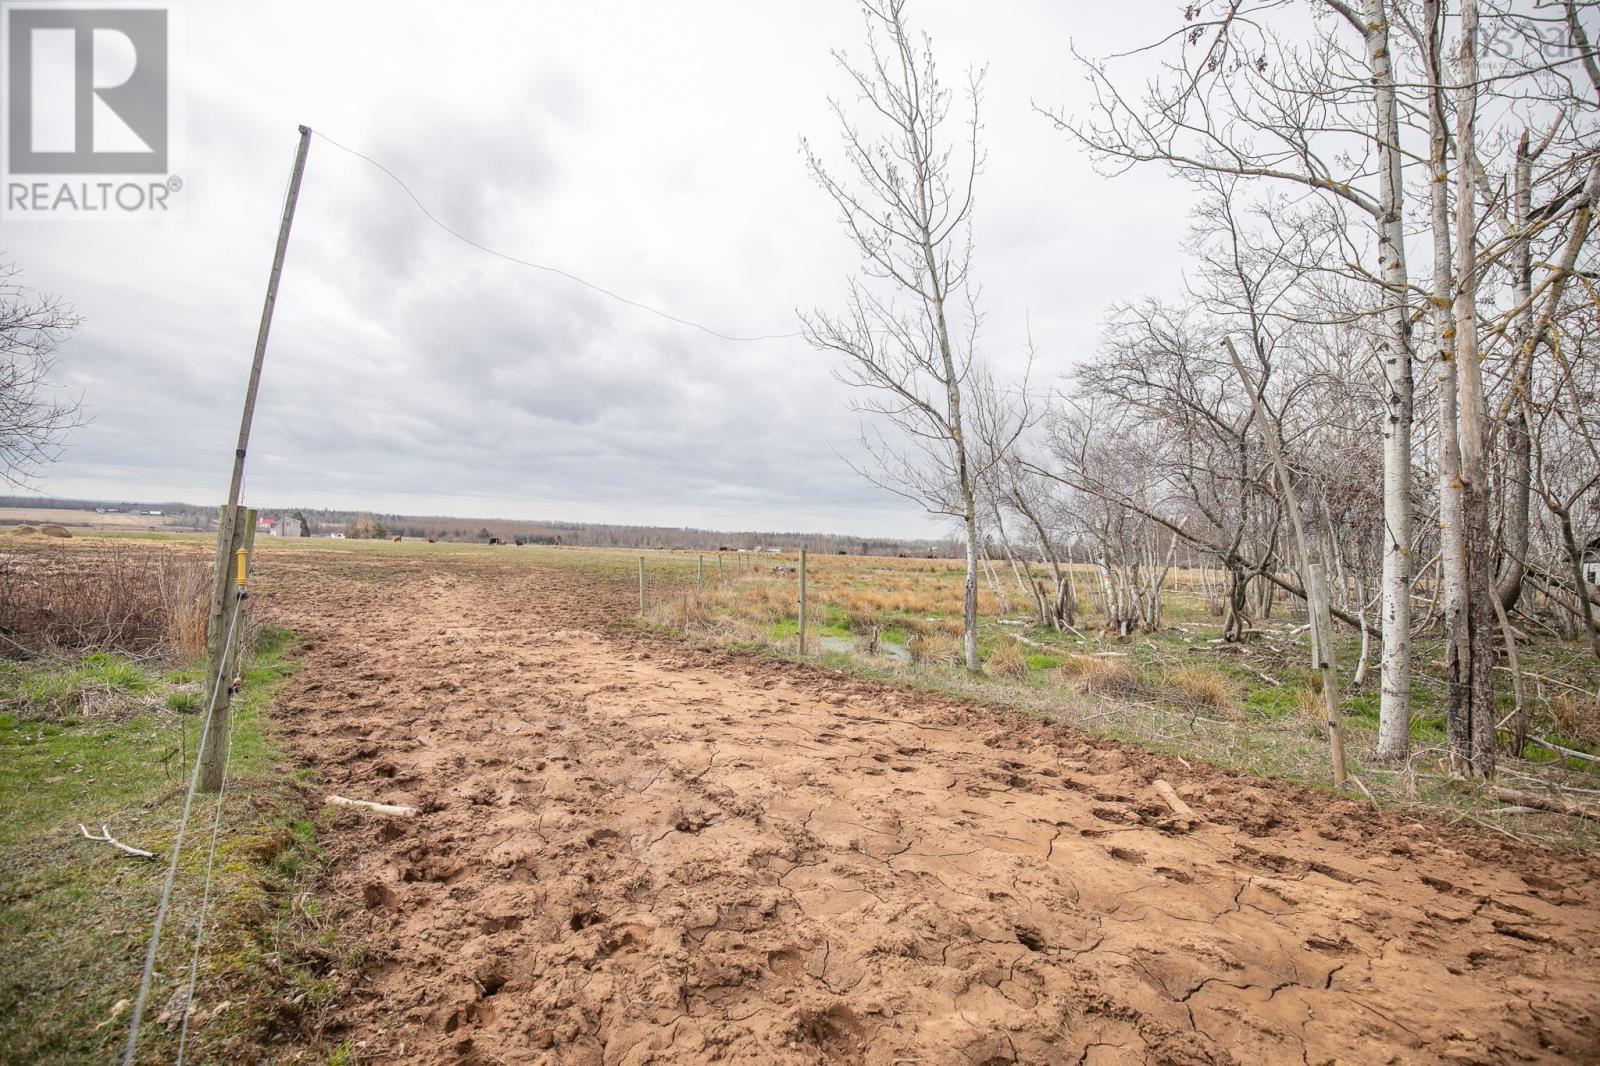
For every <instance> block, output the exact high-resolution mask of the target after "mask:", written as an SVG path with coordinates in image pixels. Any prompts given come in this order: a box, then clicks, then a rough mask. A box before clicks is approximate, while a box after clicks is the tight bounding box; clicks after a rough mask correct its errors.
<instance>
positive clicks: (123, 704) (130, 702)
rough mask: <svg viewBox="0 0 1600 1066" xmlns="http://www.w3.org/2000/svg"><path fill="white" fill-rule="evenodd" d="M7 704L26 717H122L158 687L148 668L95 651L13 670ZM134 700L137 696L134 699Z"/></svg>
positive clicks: (7, 689)
mask: <svg viewBox="0 0 1600 1066" xmlns="http://www.w3.org/2000/svg"><path fill="white" fill-rule="evenodd" d="M13 677H14V680H13V681H12V683H11V684H10V685H7V686H5V688H4V690H3V691H4V692H5V693H6V697H7V698H6V702H7V703H9V704H11V705H12V706H13V707H14V708H15V709H16V711H17V712H18V716H19V717H21V718H24V719H56V720H61V719H70V718H76V717H78V716H79V715H82V714H86V713H87V714H90V715H92V716H93V717H97V718H120V717H125V716H126V715H127V714H128V713H131V712H132V711H133V710H136V709H137V701H136V699H132V698H136V697H141V696H145V695H148V694H149V692H150V690H151V689H152V688H153V687H154V686H155V678H153V677H152V676H151V675H150V674H149V673H148V672H146V671H145V669H144V667H142V666H140V665H139V664H138V663H136V662H133V661H132V660H130V659H126V658H124V657H123V656H120V655H112V654H110V653H108V652H91V653H90V654H88V655H85V656H84V657H83V658H81V659H79V660H77V661H76V662H70V661H62V660H47V661H45V662H43V663H38V664H34V665H32V666H31V667H29V668H28V669H26V670H18V671H14V674H13ZM130 697H132V698H130Z"/></svg>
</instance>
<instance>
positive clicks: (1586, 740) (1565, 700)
mask: <svg viewBox="0 0 1600 1066" xmlns="http://www.w3.org/2000/svg"><path fill="white" fill-rule="evenodd" d="M1550 717H1551V719H1552V720H1553V721H1554V722H1555V726H1556V730H1557V732H1559V733H1560V734H1561V735H1562V736H1563V737H1565V738H1566V739H1567V740H1568V741H1569V742H1572V743H1576V744H1579V745H1581V746H1583V747H1591V746H1593V745H1594V744H1596V743H1597V742H1600V703H1597V702H1596V700H1595V698H1594V697H1593V696H1591V695H1589V694H1588V693H1586V692H1559V693H1557V694H1556V695H1555V696H1554V697H1553V698H1552V699H1551V700H1550Z"/></svg>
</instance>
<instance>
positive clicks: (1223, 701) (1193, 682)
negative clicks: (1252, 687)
mask: <svg viewBox="0 0 1600 1066" xmlns="http://www.w3.org/2000/svg"><path fill="white" fill-rule="evenodd" d="M1167 682H1168V684H1170V685H1171V686H1172V687H1173V688H1174V689H1176V690H1177V691H1178V693H1179V694H1180V695H1181V697H1182V700H1183V702H1184V703H1187V704H1189V705H1190V706H1193V707H1201V708H1206V709H1211V710H1225V709H1227V708H1230V707H1232V706H1233V705H1234V703H1235V702H1236V701H1237V700H1238V699H1239V686H1238V685H1237V684H1235V683H1234V680H1233V679H1232V678H1230V677H1229V676H1228V675H1226V674H1224V673H1222V672H1221V671H1218V670H1215V669H1213V668H1211V667H1209V666H1201V665H1198V664H1194V663H1191V664H1190V665H1188V666H1184V667H1182V668H1180V669H1178V670H1174V671H1173V672H1172V673H1170V674H1168V675H1167Z"/></svg>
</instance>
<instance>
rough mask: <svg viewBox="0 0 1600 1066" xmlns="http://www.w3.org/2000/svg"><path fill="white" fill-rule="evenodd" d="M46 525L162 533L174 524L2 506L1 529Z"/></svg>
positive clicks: (153, 519)
mask: <svg viewBox="0 0 1600 1066" xmlns="http://www.w3.org/2000/svg"><path fill="white" fill-rule="evenodd" d="M46 523H50V524H54V525H58V526H67V527H69V528H74V529H77V528H84V529H95V530H108V531H119V530H121V531H129V530H160V529H165V528H166V527H167V526H168V525H170V524H171V521H170V519H168V518H167V517H166V516H165V515H143V514H99V513H97V512H95V511H80V510H73V509H71V508H66V507H59V508H58V507H0V526H19V525H32V526H37V525H44V524H46Z"/></svg>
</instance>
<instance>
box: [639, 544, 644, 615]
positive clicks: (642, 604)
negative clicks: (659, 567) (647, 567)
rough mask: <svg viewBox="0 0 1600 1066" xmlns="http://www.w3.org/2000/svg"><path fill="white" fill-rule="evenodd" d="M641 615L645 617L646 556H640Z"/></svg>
mask: <svg viewBox="0 0 1600 1066" xmlns="http://www.w3.org/2000/svg"><path fill="white" fill-rule="evenodd" d="M639 616H640V617H641V618H642V617H644V556H642V555H641V556H639Z"/></svg>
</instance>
